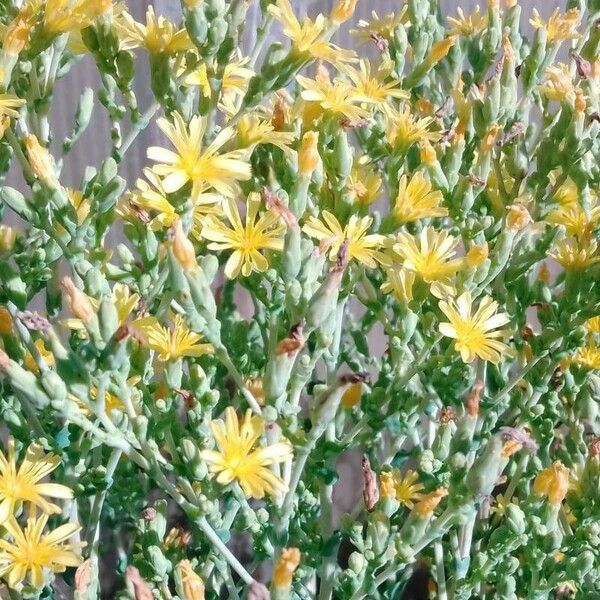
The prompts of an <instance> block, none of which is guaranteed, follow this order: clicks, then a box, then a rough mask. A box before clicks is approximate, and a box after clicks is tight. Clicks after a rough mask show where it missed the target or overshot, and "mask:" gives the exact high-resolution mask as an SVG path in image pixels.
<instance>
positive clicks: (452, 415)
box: [440, 406, 456, 425]
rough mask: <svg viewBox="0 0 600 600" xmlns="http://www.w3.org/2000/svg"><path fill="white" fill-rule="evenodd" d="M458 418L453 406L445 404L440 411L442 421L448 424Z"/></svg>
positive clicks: (443, 423)
mask: <svg viewBox="0 0 600 600" xmlns="http://www.w3.org/2000/svg"><path fill="white" fill-rule="evenodd" d="M455 420H456V411H455V410H454V409H453V408H452V407H451V406H444V407H443V408H442V410H441V411H440V423H441V424H442V425H447V424H448V423H451V422H452V421H455Z"/></svg>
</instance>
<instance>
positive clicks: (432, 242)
mask: <svg viewBox="0 0 600 600" xmlns="http://www.w3.org/2000/svg"><path fill="white" fill-rule="evenodd" d="M456 246H458V240H457V239H456V238H454V237H452V236H451V235H450V234H449V233H448V232H447V231H436V230H435V229H434V228H433V227H425V228H424V229H422V230H421V232H420V233H419V236H418V238H417V236H412V235H410V234H409V233H407V232H402V233H400V234H398V237H397V238H396V243H395V244H394V252H395V253H396V254H398V256H399V257H400V259H401V260H402V262H403V267H404V268H405V269H408V270H409V271H413V272H414V273H416V274H417V275H418V276H419V277H421V279H423V281H425V282H426V283H430V284H433V285H432V286H431V293H432V294H433V295H434V296H436V297H438V298H441V297H444V296H446V295H448V294H452V293H454V288H453V286H452V277H453V276H454V274H455V273H456V272H457V271H458V270H459V269H460V268H461V266H462V264H463V261H462V259H460V258H453V257H454V256H455V255H456Z"/></svg>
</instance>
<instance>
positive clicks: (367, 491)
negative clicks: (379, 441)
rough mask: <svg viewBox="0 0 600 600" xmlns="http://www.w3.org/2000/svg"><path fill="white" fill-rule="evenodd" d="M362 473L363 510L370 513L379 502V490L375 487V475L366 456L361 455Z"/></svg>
mask: <svg viewBox="0 0 600 600" xmlns="http://www.w3.org/2000/svg"><path fill="white" fill-rule="evenodd" d="M362 472H363V486H364V487H363V499H364V501H365V508H366V509H367V510H368V511H369V512H371V511H372V510H373V509H374V508H375V505H376V504H377V501H378V500H379V489H378V487H377V475H375V472H374V471H373V469H372V468H371V463H370V461H369V457H368V456H367V455H366V454H363V457H362Z"/></svg>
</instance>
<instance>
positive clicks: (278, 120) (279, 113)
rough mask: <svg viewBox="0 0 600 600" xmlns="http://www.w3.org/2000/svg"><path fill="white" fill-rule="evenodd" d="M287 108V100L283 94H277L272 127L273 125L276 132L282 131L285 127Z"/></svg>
mask: <svg viewBox="0 0 600 600" xmlns="http://www.w3.org/2000/svg"><path fill="white" fill-rule="evenodd" d="M285 108H286V105H285V99H284V98H283V96H282V95H281V94H277V99H276V100H275V104H274V105H273V116H272V117H271V125H273V128H274V129H275V131H281V130H282V129H283V128H284V127H285V124H286V117H285Z"/></svg>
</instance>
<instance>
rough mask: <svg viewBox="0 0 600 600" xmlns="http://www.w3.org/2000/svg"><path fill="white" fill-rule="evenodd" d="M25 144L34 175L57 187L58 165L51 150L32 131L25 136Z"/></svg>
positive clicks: (50, 185) (49, 185) (48, 184)
mask: <svg viewBox="0 0 600 600" xmlns="http://www.w3.org/2000/svg"><path fill="white" fill-rule="evenodd" d="M24 144H25V150H26V152H27V160H28V161H29V165H30V166H31V169H32V171H33V173H34V175H35V176H36V177H37V178H38V179H39V180H40V181H41V182H42V183H45V184H46V185H47V186H48V187H56V184H57V180H56V167H55V164H54V159H53V158H52V155H51V154H50V152H48V150H46V148H44V147H43V146H42V145H41V144H40V143H39V141H38V139H37V138H36V137H35V135H33V134H31V133H30V134H28V135H26V136H25V139H24Z"/></svg>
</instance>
